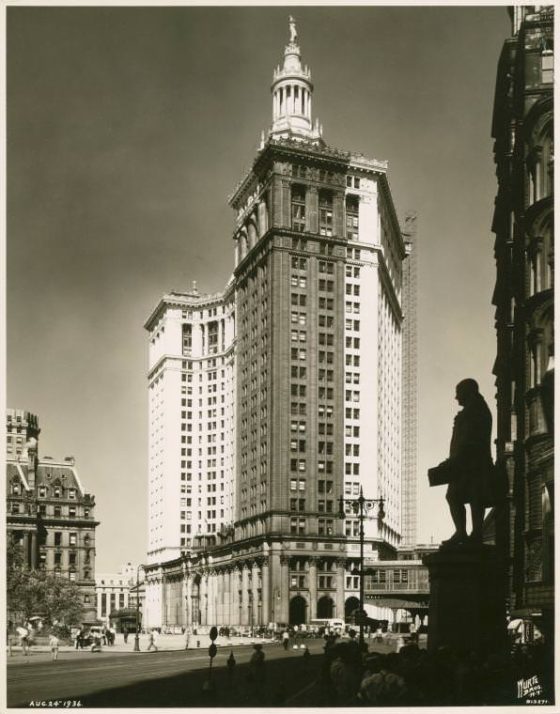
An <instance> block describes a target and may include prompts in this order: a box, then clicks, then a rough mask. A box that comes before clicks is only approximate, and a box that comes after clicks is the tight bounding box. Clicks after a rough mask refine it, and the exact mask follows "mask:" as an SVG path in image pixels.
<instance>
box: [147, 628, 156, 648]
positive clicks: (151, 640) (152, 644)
mask: <svg viewBox="0 0 560 714" xmlns="http://www.w3.org/2000/svg"><path fill="white" fill-rule="evenodd" d="M150 650H155V651H156V652H157V651H158V648H157V645H156V633H155V631H154V630H150V634H149V636H148V647H147V648H146V651H147V652H149V651H150Z"/></svg>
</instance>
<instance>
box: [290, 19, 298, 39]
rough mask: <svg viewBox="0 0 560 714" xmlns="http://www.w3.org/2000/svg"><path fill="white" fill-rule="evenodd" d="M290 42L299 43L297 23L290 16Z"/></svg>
mask: <svg viewBox="0 0 560 714" xmlns="http://www.w3.org/2000/svg"><path fill="white" fill-rule="evenodd" d="M290 42H292V43H294V42H297V30H296V21H295V20H294V18H293V17H292V16H291V15H290Z"/></svg>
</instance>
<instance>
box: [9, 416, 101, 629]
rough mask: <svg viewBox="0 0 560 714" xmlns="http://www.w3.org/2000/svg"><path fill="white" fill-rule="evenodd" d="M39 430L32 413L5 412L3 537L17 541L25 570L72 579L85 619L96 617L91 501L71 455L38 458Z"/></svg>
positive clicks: (94, 523) (90, 496) (93, 505)
mask: <svg viewBox="0 0 560 714" xmlns="http://www.w3.org/2000/svg"><path fill="white" fill-rule="evenodd" d="M39 433H40V429H39V424H38V420H37V417H36V416H34V415H33V414H30V413H29V412H25V411H22V410H19V409H8V410H7V463H6V501H7V506H6V522H7V523H6V524H7V536H8V538H12V539H14V540H15V541H16V542H18V543H20V544H21V545H22V547H23V556H24V563H25V566H26V567H27V568H30V569H41V570H46V571H48V572H50V573H53V574H55V575H60V576H62V577H67V578H68V579H69V580H71V581H72V582H75V583H76V585H78V586H79V588H80V590H81V592H82V598H83V605H84V621H91V620H95V610H96V608H95V528H96V526H97V525H99V524H98V522H97V521H95V520H94V507H95V500H94V497H93V496H92V495H91V494H89V493H86V492H85V490H84V488H83V486H82V483H81V481H80V478H79V476H78V472H77V469H76V466H75V462H74V458H73V457H67V458H65V459H64V461H63V462H56V461H54V460H53V459H52V458H51V457H50V456H44V457H42V458H39V444H38V438H39Z"/></svg>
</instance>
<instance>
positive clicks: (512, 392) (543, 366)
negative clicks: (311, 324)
mask: <svg viewBox="0 0 560 714" xmlns="http://www.w3.org/2000/svg"><path fill="white" fill-rule="evenodd" d="M553 12H554V11H553V7H552V6H526V7H522V6H516V7H515V8H513V9H512V10H511V11H510V14H511V18H512V35H511V37H510V38H509V39H507V40H506V42H505V44H504V47H503V51H502V54H501V57H500V60H499V65H498V74H497V83H496V99H495V105H494V117H493V127H492V135H493V137H494V139H495V144H494V155H495V162H496V174H497V178H498V193H497V197H496V208H495V214H494V221H493V226H492V230H493V232H494V233H495V234H496V239H495V258H496V286H495V292H494V305H495V307H496V313H495V315H496V332H497V357H496V363H495V369H494V373H495V376H496V386H497V414H498V420H497V431H498V436H497V455H498V461H499V463H500V464H501V465H502V467H503V469H504V471H505V472H506V473H507V477H508V496H507V501H506V505H505V506H504V507H502V508H500V509H496V514H495V527H496V539H497V543H498V544H499V545H500V547H501V548H502V550H503V553H504V556H505V557H506V558H507V561H508V564H509V572H508V582H507V592H508V599H509V607H510V611H511V613H512V615H514V616H521V617H527V618H529V619H533V620H534V621H535V624H537V625H538V626H539V628H541V629H543V630H544V631H545V632H546V633H547V635H548V636H549V637H552V633H553V621H554V620H553V613H554V548H553V541H554V510H553V504H554V429H553V392H554V389H553V381H554V226H553V166H554V160H553V56H554V55H553V26H554V17H553Z"/></svg>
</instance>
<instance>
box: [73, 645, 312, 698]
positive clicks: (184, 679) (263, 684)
mask: <svg viewBox="0 0 560 714" xmlns="http://www.w3.org/2000/svg"><path fill="white" fill-rule="evenodd" d="M321 660H322V657H321V656H319V655H316V656H311V657H309V659H308V660H307V661H306V662H304V661H303V659H302V658H300V657H293V658H289V659H281V660H270V661H267V662H266V664H265V674H264V677H261V678H260V681H254V680H253V678H252V677H251V676H250V669H249V665H248V664H237V665H236V666H235V668H234V672H233V675H230V673H229V672H228V670H227V669H226V668H225V667H223V666H222V667H219V668H216V669H213V671H212V678H211V683H210V686H209V685H208V681H209V669H208V668H205V669H199V670H194V671H190V672H185V674H179V675H173V676H171V677H160V678H158V679H157V680H153V679H151V680H146V681H143V682H137V683H133V684H128V685H126V686H123V687H116V688H112V689H107V690H104V691H101V692H96V693H93V694H89V695H78V696H75V697H68V699H78V700H80V702H81V705H82V706H83V707H158V708H160V707H265V706H269V707H270V706H272V707H281V706H296V705H297V706H321V705H322V704H324V702H320V701H316V700H317V697H318V687H316V686H314V682H315V681H316V680H317V678H318V677H319V673H320V665H321ZM307 699H314V700H315V701H309V702H306V700H307Z"/></svg>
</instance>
